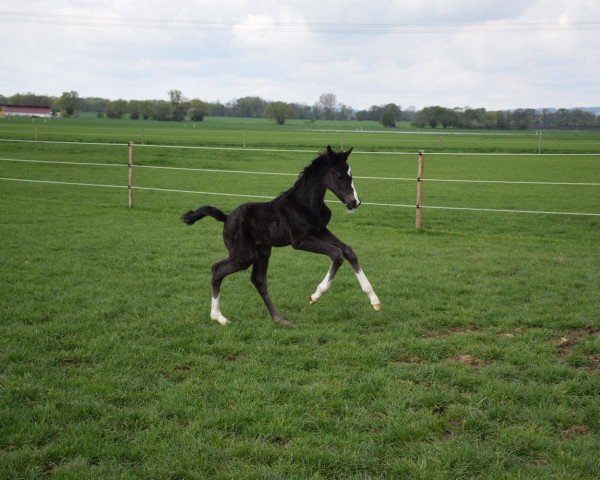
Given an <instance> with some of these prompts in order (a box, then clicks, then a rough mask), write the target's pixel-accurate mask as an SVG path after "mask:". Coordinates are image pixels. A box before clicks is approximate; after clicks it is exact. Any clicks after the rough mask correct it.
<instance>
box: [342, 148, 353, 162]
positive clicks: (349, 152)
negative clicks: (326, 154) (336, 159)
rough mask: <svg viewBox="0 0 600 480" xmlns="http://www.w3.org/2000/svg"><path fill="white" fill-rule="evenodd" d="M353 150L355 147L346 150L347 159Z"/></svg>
mask: <svg viewBox="0 0 600 480" xmlns="http://www.w3.org/2000/svg"><path fill="white" fill-rule="evenodd" d="M352 150H354V147H350V150H348V151H346V152H344V156H345V157H346V160H348V157H349V156H350V154H351V153H352Z"/></svg>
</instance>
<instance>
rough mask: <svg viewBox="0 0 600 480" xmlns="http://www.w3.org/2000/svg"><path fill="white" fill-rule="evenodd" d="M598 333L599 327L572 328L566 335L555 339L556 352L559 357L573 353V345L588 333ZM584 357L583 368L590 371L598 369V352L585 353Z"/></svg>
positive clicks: (599, 364)
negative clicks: (585, 362) (585, 363)
mask: <svg viewBox="0 0 600 480" xmlns="http://www.w3.org/2000/svg"><path fill="white" fill-rule="evenodd" d="M598 334H600V327H584V328H578V329H577V330H573V331H572V332H569V334H568V335H566V336H564V337H561V338H560V339H559V340H558V341H556V354H557V355H558V356H560V357H566V356H568V355H570V354H571V353H573V349H574V347H575V345H576V344H577V343H579V342H580V341H581V340H583V339H584V338H586V337H588V336H590V335H598ZM586 358H587V365H585V367H584V368H585V369H587V370H590V371H599V370H600V354H598V353H595V354H591V355H586Z"/></svg>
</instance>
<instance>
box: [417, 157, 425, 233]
mask: <svg viewBox="0 0 600 480" xmlns="http://www.w3.org/2000/svg"><path fill="white" fill-rule="evenodd" d="M424 169H425V152H424V151H423V150H419V168H418V171H417V221H416V227H417V231H418V230H421V222H422V214H423V208H422V207H423V172H424Z"/></svg>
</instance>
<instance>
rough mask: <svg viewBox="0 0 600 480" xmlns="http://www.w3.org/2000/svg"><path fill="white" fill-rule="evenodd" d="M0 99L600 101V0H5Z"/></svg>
mask: <svg viewBox="0 0 600 480" xmlns="http://www.w3.org/2000/svg"><path fill="white" fill-rule="evenodd" d="M0 51H1V52H2V53H1V56H0V58H1V59H2V74H1V75H0V94H3V95H6V96H9V95H12V94H14V93H24V92H27V91H31V92H34V93H37V94H47V95H60V94H61V93H62V92H63V91H69V90H76V91H77V92H79V95H80V96H82V97H104V98H110V99H117V98H124V99H150V98H162V99H167V97H168V95H167V92H168V91H169V90H171V89H177V90H181V91H182V93H183V95H184V96H185V97H186V98H189V99H192V98H200V99H202V100H206V101H211V102H214V101H217V100H218V101H221V102H223V103H225V102H228V101H230V100H233V99H236V98H241V97H245V96H260V97H262V98H264V99H266V100H273V101H275V100H280V101H285V102H297V103H305V104H307V105H313V104H315V103H316V102H317V101H318V99H319V96H320V95H321V94H323V93H334V94H335V95H336V96H337V100H338V101H339V102H340V103H343V104H346V105H349V106H351V107H353V108H354V109H357V110H360V109H366V108H369V107H370V106H372V105H382V104H387V103H390V102H393V103H396V104H397V105H401V106H402V107H403V108H405V109H406V108H409V107H410V106H414V107H416V108H417V109H420V108H423V107H425V106H429V105H441V106H444V107H449V108H453V107H466V106H470V107H473V108H475V107H484V108H486V109H488V110H495V109H513V108H519V107H523V108H525V107H532V108H541V107H556V108H558V107H566V108H571V107H577V106H600V1H599V0H503V1H486V0H421V1H418V0H402V1H401V0H389V1H379V0H370V1H357V0H345V1H340V0H331V1H329V0H295V1H287V0H250V1H245V0H220V1H203V0H170V1H169V2H164V1H156V0H145V1H133V0H92V1H87V0H83V1H71V0H53V1H52V2H49V1H47V0H44V1H28V0H22V1H19V2H15V1H14V0H0Z"/></svg>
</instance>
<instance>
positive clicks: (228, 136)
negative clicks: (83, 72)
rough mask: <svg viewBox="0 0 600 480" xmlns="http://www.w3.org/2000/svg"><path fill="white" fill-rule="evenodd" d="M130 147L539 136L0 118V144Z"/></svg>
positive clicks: (578, 142) (530, 137)
mask: <svg viewBox="0 0 600 480" xmlns="http://www.w3.org/2000/svg"><path fill="white" fill-rule="evenodd" d="M5 138H20V139H27V140H34V139H37V140H47V141H48V140H49V141H79V142H111V143H115V142H129V141H133V142H135V143H144V144H153V143H154V144H156V143H159V144H173V143H176V144H180V145H204V146H234V147H243V146H244V145H245V146H246V147H255V148H256V147H280V148H281V147H285V148H314V147H315V146H319V148H322V147H323V146H324V145H326V144H328V143H329V144H331V145H332V146H335V147H337V148H340V147H344V148H348V147H350V146H353V147H355V148H357V149H359V150H368V151H373V150H374V151H398V150H400V151H408V152H412V151H418V150H420V149H425V150H426V151H438V152H444V151H459V152H494V151H499V152H522V153H538V147H539V138H538V137H537V136H536V132H535V131H534V130H525V131H488V130H464V131H461V130H453V129H442V128H438V129H434V130H432V129H418V130H415V129H414V128H412V127H410V126H404V127H403V128H395V129H384V128H383V127H382V126H381V125H380V124H379V123H376V122H358V121H352V122H350V121H346V122H341V121H324V120H320V121H316V122H309V121H306V120H291V121H288V122H286V124H285V125H282V126H278V125H275V124H274V123H273V122H272V121H270V120H266V119H241V118H218V117H208V118H207V119H206V120H205V121H203V122H196V123H194V122H156V121H150V120H148V121H144V120H110V119H97V118H52V119H33V120H32V119H18V118H9V119H4V120H0V139H5ZM542 151H543V152H545V153H569V152H590V153H600V144H599V142H598V133H597V132H585V131H581V132H559V131H545V132H544V133H543V136H542Z"/></svg>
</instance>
